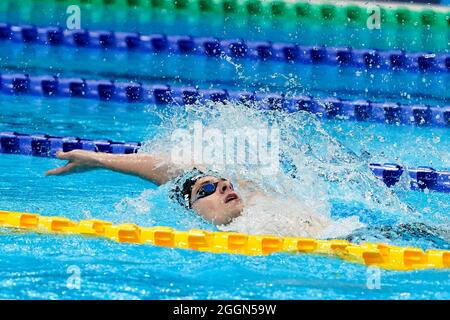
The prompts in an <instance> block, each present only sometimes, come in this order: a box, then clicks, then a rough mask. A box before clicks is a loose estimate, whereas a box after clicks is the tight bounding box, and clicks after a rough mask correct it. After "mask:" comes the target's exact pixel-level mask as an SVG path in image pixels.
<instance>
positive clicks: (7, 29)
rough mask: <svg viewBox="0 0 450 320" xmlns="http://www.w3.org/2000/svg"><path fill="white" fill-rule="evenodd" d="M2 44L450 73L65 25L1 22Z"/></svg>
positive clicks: (265, 44)
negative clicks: (12, 43)
mask: <svg viewBox="0 0 450 320" xmlns="http://www.w3.org/2000/svg"><path fill="white" fill-rule="evenodd" d="M0 40H3V41H7V40H11V41H13V42H22V43H37V44H42V45H49V46H69V47H78V48H95V49H108V50H111V49H122V50H133V51H142V52H160V53H172V54H181V55H201V56H207V57H216V58H217V57H220V56H221V55H224V54H225V55H227V56H230V57H233V58H239V59H251V60H257V61H280V62H286V63H301V64H328V65H337V66H352V67H360V68H366V69H384V70H408V71H413V72H435V73H436V72H450V54H436V53H432V52H414V53H407V52H404V51H401V50H376V49H352V48H348V47H342V48H333V47H324V46H302V45H299V44H296V43H273V42H271V41H245V40H242V39H234V40H232V39H225V40H220V39H218V38H213V37H192V36H187V35H181V36H167V35H165V34H151V35H141V34H139V33H129V32H114V31H103V30H100V31H88V30H85V29H80V30H63V29H62V28H60V27H42V28H40V27H36V26H35V25H10V24H8V23H0Z"/></svg>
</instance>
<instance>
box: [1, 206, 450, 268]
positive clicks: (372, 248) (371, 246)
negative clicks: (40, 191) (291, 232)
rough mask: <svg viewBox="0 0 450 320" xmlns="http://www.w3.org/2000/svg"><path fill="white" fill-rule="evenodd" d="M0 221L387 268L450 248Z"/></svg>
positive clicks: (438, 262)
mask: <svg viewBox="0 0 450 320" xmlns="http://www.w3.org/2000/svg"><path fill="white" fill-rule="evenodd" d="M0 226H2V227H7V228H19V229H22V230H29V231H33V232H38V233H56V234H76V235H85V236H98V237H104V238H108V239H111V240H113V241H117V242H126V243H134V244H151V245H155V246H163V247H169V248H179V249H191V250H197V251H203V252H210V253H229V254H241V255H251V256H259V255H268V254H271V253H309V254H316V255H323V256H332V257H337V258H341V259H343V260H345V261H348V262H353V263H360V264H364V265H368V266H377V267H380V268H384V269H391V270H416V269H431V268H436V269H439V268H450V251H448V250H427V251H423V250H422V249H419V248H414V247H399V246H393V245H388V244H379V243H362V244H353V243H350V242H348V241H346V240H316V239H309V238H294V237H284V238H281V237H277V236H271V235H248V234H242V233H235V232H210V231H204V230H195V229H193V230H189V231H179V230H175V229H173V228H170V227H163V226H156V227H140V226H137V225H135V224H120V225H114V224H112V223H111V222H108V221H103V220H96V219H92V220H81V221H79V222H75V221H72V220H70V219H68V218H65V217H48V216H41V215H39V214H34V213H25V212H12V211H2V210H0Z"/></svg>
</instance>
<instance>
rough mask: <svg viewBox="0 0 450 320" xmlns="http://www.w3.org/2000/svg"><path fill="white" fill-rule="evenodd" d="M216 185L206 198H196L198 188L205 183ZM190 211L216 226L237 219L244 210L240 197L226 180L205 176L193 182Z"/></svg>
mask: <svg viewBox="0 0 450 320" xmlns="http://www.w3.org/2000/svg"><path fill="white" fill-rule="evenodd" d="M216 182H217V183H218V184H217V188H216V191H215V192H214V193H213V194H211V195H209V196H206V197H203V198H200V199H197V198H198V192H199V191H200V188H201V187H202V186H203V185H205V184H207V183H216ZM191 199H192V200H191V205H192V209H193V210H194V211H195V212H197V213H198V214H199V215H201V216H202V217H204V218H205V219H206V220H208V221H210V222H212V223H214V224H217V225H222V224H227V223H229V222H231V220H232V219H233V218H236V217H238V216H239V215H240V214H241V212H242V210H243V209H244V203H243V202H242V199H241V197H240V196H239V195H238V194H237V193H236V192H234V190H233V186H232V184H231V183H230V182H229V181H228V180H226V179H220V178H217V177H213V176H206V177H202V178H200V179H198V181H196V182H195V184H194V187H193V188H192V192H191Z"/></svg>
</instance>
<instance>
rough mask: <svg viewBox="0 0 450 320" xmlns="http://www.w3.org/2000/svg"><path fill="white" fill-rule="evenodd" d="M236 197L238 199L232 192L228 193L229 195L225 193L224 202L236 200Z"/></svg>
mask: <svg viewBox="0 0 450 320" xmlns="http://www.w3.org/2000/svg"><path fill="white" fill-rule="evenodd" d="M236 199H237V200H239V196H238V195H237V194H236V193H234V192H233V193H230V194H229V195H227V196H226V197H225V203H228V202H230V201H233V200H236Z"/></svg>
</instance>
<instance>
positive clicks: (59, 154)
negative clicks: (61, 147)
mask: <svg viewBox="0 0 450 320" xmlns="http://www.w3.org/2000/svg"><path fill="white" fill-rule="evenodd" d="M56 157H57V158H58V159H60V160H72V158H73V152H71V151H69V152H64V151H58V152H56Z"/></svg>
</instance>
